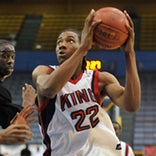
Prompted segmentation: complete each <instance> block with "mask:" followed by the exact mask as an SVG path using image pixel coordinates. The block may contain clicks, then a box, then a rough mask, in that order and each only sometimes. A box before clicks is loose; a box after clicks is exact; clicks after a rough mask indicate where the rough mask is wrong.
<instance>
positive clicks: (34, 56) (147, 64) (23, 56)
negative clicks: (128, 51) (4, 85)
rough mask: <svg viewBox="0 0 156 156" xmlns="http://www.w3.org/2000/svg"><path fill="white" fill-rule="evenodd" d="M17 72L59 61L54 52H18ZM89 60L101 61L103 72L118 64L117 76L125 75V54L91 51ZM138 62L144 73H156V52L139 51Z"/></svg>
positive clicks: (54, 63)
mask: <svg viewBox="0 0 156 156" xmlns="http://www.w3.org/2000/svg"><path fill="white" fill-rule="evenodd" d="M16 53H17V54H16V62H15V71H32V70H33V69H34V68H35V67H36V66H37V65H39V64H45V65H49V64H53V65H56V64H58V63H57V59H56V54H55V52H54V51H48V52H47V51H39V52H37V51H35V52H34V51H32V52H31V51H18V52H16ZM86 58H87V59H89V60H96V59H98V60H101V61H102V68H103V69H102V70H107V69H108V67H109V65H110V63H111V62H115V64H116V74H117V75H119V76H123V75H124V74H125V58H124V53H123V52H120V51H89V53H88V55H87V57H86ZM136 60H137V62H141V64H142V65H143V69H144V71H156V52H154V51H137V52H136Z"/></svg>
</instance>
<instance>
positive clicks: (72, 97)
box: [60, 88, 96, 112]
mask: <svg viewBox="0 0 156 156" xmlns="http://www.w3.org/2000/svg"><path fill="white" fill-rule="evenodd" d="M60 100H61V110H62V112H63V111H65V109H66V108H68V109H69V108H70V107H72V106H76V105H78V104H83V103H84V102H90V101H93V102H96V99H95V96H94V93H93V92H92V90H91V89H90V88H88V89H82V90H81V91H80V90H77V91H74V92H73V93H70V94H65V95H62V96H61V97H60Z"/></svg>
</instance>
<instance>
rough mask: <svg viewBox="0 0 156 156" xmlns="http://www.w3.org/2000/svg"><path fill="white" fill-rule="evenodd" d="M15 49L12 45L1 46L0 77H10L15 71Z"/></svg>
mask: <svg viewBox="0 0 156 156" xmlns="http://www.w3.org/2000/svg"><path fill="white" fill-rule="evenodd" d="M14 62H15V49H14V47H13V46H12V45H9V44H5V45H3V46H0V76H1V77H3V76H10V75H11V74H12V72H13V71H14Z"/></svg>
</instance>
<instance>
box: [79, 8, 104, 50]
mask: <svg viewBox="0 0 156 156" xmlns="http://www.w3.org/2000/svg"><path fill="white" fill-rule="evenodd" d="M94 14H95V10H93V9H92V10H91V11H90V13H89V15H88V16H87V17H86V20H85V23H84V27H83V30H82V36H81V46H82V45H83V48H84V49H86V51H88V50H89V49H91V48H92V44H93V31H94V28H95V27H96V26H97V25H98V24H99V23H100V22H101V21H100V20H99V21H95V20H93V18H94Z"/></svg>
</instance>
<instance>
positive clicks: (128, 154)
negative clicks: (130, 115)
mask: <svg viewBox="0 0 156 156" xmlns="http://www.w3.org/2000/svg"><path fill="white" fill-rule="evenodd" d="M112 123H113V127H114V130H115V133H116V135H117V136H118V137H119V136H120V134H121V131H122V127H121V125H120V124H119V123H118V122H117V121H113V122H112ZM120 142H121V148H122V152H123V156H134V152H133V150H132V148H131V146H130V145H129V144H127V143H126V142H123V141H120Z"/></svg>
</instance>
